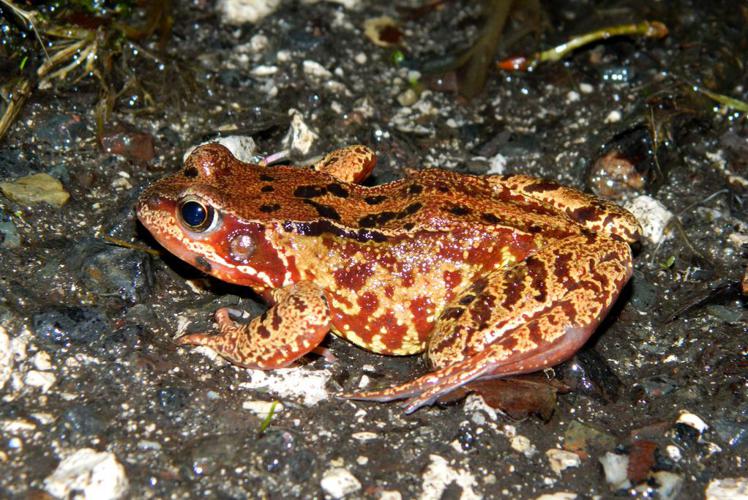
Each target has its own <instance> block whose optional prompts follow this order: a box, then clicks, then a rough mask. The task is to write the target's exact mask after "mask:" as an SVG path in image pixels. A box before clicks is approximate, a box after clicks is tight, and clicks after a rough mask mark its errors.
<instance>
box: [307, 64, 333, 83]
mask: <svg viewBox="0 0 748 500" xmlns="http://www.w3.org/2000/svg"><path fill="white" fill-rule="evenodd" d="M302 66H303V68H304V74H305V75H306V76H308V77H311V78H315V79H318V80H329V79H330V78H332V73H330V72H329V71H328V70H327V69H326V68H325V67H324V66H322V65H321V64H320V63H318V62H317V61H310V60H308V59H307V60H306V61H304V62H303V63H302Z"/></svg>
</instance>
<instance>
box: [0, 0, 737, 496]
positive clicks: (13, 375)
mask: <svg viewBox="0 0 748 500" xmlns="http://www.w3.org/2000/svg"><path fill="white" fill-rule="evenodd" d="M269 3H271V2H269ZM537 14H538V13H537V12H534V13H533V12H524V13H516V14H515V16H514V17H513V18H512V19H511V21H510V23H509V24H508V26H507V27H506V29H505V37H504V40H503V43H504V44H505V45H503V46H502V48H501V49H500V51H499V57H507V56H510V55H517V54H525V55H527V54H529V53H531V52H532V51H534V50H542V49H545V48H549V47H551V46H553V45H555V44H558V43H561V42H563V41H564V40H566V39H567V38H568V37H569V36H571V35H574V34H579V33H583V32H586V31H590V30H593V29H597V28H600V27H603V26H609V25H616V24H621V23H630V22H638V21H641V20H659V21H661V22H663V23H665V24H666V25H667V27H668V29H669V31H670V34H669V36H668V37H667V38H664V39H643V38H631V37H622V38H615V39H610V40H608V41H606V42H600V43H595V44H593V45H591V46H589V47H586V48H582V49H581V50H578V51H576V52H575V53H574V54H573V55H571V56H570V57H569V58H568V59H567V60H565V61H563V62H557V63H548V64H545V65H541V66H539V67H537V68H536V69H535V71H533V72H531V73H502V72H497V71H495V70H494V69H491V70H490V72H489V75H488V82H487V85H486V87H485V89H484V90H483V92H482V93H480V94H479V95H478V96H477V97H475V98H473V99H466V98H464V97H462V96H460V95H459V94H457V93H456V92H455V91H454V88H455V85H454V84H453V83H450V82H452V79H451V78H450V77H451V76H454V73H453V72H447V73H446V76H445V77H438V76H434V75H430V74H427V71H426V70H428V68H433V67H434V66H438V65H439V64H438V63H443V62H444V61H448V60H449V57H450V56H454V55H455V54H459V53H460V52H461V51H463V50H465V49H467V48H468V47H469V46H470V43H471V41H472V40H475V38H476V36H477V34H478V33H479V27H480V23H481V17H480V16H479V9H477V8H476V7H470V8H467V7H465V6H463V5H461V4H459V3H457V2H445V3H443V4H439V5H438V6H437V7H435V8H432V9H426V10H424V11H404V10H398V9H395V8H393V7H389V6H383V5H380V3H379V2H356V1H351V2H340V3H334V2H322V3H313V4H306V3H305V4H303V5H300V4H297V3H295V2H283V4H282V5H281V6H280V7H279V8H278V9H277V10H276V11H275V12H273V13H272V14H270V15H269V16H268V17H266V18H264V19H263V20H260V21H258V22H257V23H256V24H254V25H252V24H245V25H242V26H231V25H229V24H227V23H226V22H225V21H223V20H222V19H221V17H220V15H219V14H217V12H216V11H215V10H214V8H213V6H211V5H209V4H208V3H205V2H191V3H190V2H176V5H175V18H174V26H173V33H172V36H171V39H170V41H169V43H168V46H167V55H165V56H158V57H160V59H149V58H142V57H138V56H142V53H143V52H145V51H152V52H153V53H154V54H156V53H157V49H156V47H154V46H150V45H148V44H147V43H144V44H143V46H141V47H140V48H139V49H138V53H137V54H136V53H135V50H134V48H133V47H129V48H128V49H127V50H126V53H128V54H129V60H130V61H131V62H132V64H133V65H134V68H135V71H136V73H135V74H136V75H139V78H140V81H139V82H138V83H139V84H138V85H131V86H128V87H127V88H126V89H125V90H124V91H123V93H122V94H121V95H120V96H118V101H117V102H118V106H117V107H116V110H115V113H114V114H113V116H112V118H111V121H110V122H109V123H108V124H107V125H106V126H105V128H104V140H102V141H101V142H104V143H105V145H106V144H109V145H110V146H109V149H108V151H117V152H120V153H121V154H113V153H111V152H106V151H105V150H104V149H102V147H101V145H100V143H99V141H97V137H96V121H95V116H94V108H95V105H96V103H97V101H98V99H99V97H100V96H99V87H98V86H97V84H96V83H95V82H94V81H93V79H91V78H83V79H81V80H80V81H79V82H78V83H77V84H75V85H62V84H61V85H59V87H57V88H52V89H47V90H39V91H35V92H34V94H33V95H32V97H31V99H30V100H29V102H28V103H27V104H26V106H25V107H24V109H23V111H22V113H21V115H20V116H19V118H18V120H17V122H16V124H15V125H14V127H13V128H12V129H11V131H10V133H9V135H8V136H7V137H5V138H4V139H3V140H2V142H0V181H2V182H7V183H13V182H14V181H17V180H18V179H19V178H22V177H24V176H28V175H30V174H36V173H46V174H49V175H50V176H51V177H52V178H54V179H58V180H59V181H61V183H62V186H61V188H60V186H57V187H54V186H53V188H52V191H54V192H56V193H57V198H54V199H53V201H54V200H58V201H61V200H62V198H64V195H61V194H60V192H61V191H60V189H61V190H62V191H64V192H66V193H69V200H68V201H67V202H65V203H64V204H62V205H59V204H58V205H55V204H54V203H53V204H50V203H44V202H42V203H38V204H31V203H29V202H22V201H13V200H11V199H10V198H11V197H12V195H9V194H8V192H7V191H6V189H4V190H3V192H4V193H5V195H4V196H0V242H1V243H0V255H1V256H2V259H0V292H1V295H0V297H1V300H0V391H1V392H0V395H1V396H2V405H1V406H0V428H2V434H0V470H2V471H3V473H2V474H0V496H4V497H11V498H28V497H30V496H34V497H35V498H41V497H42V496H40V495H44V494H46V493H44V492H47V493H50V494H53V495H57V496H65V495H66V494H68V493H69V492H70V491H74V490H80V491H85V492H86V495H87V497H88V498H104V497H112V496H117V495H125V496H128V497H132V498H149V497H156V498H171V497H173V498H188V497H197V496H206V497H217V498H289V497H319V498H321V497H324V496H328V497H329V496H333V497H335V496H342V495H345V494H347V495H349V496H350V497H351V498H388V499H393V498H413V497H419V498H429V499H430V498H465V499H469V498H479V497H485V498H538V497H539V496H541V495H543V494H556V496H555V497H554V498H573V496H574V494H577V495H578V496H579V498H587V497H595V496H596V497H611V496H614V495H617V496H631V495H639V496H642V497H657V496H659V497H660V498H703V497H704V496H705V494H706V492H707V491H708V492H709V493H708V496H709V497H711V498H720V497H719V496H717V494H718V491H727V493H724V495H725V496H724V498H738V496H737V495H738V494H739V492H740V491H742V494H744V495H745V494H746V491H748V471H746V464H745V459H744V457H745V456H746V455H747V453H748V445H747V444H746V441H747V440H748V438H747V436H748V399H747V397H746V396H747V393H746V380H747V379H748V362H747V360H746V348H747V344H748V331H747V328H746V324H747V323H746V319H747V315H746V299H745V298H744V297H743V298H741V295H740V290H739V285H738V283H739V281H740V279H741V277H742V275H743V272H744V269H745V266H746V257H748V255H747V252H748V247H747V246H746V245H747V244H748V215H747V214H748V207H746V201H747V199H748V124H747V122H746V116H745V113H743V112H740V111H739V110H736V109H735V108H734V107H727V106H724V105H722V104H720V103H719V102H717V101H716V100H714V99H713V98H714V97H716V98H719V95H726V96H729V97H732V98H735V99H742V100H743V101H745V100H746V99H748V88H746V87H745V82H746V81H748V79H747V78H746V76H747V75H746V68H745V67H744V65H743V64H744V61H745V60H746V59H747V57H746V56H747V53H748V35H747V33H746V29H745V26H746V25H747V23H748V10H746V9H745V7H742V8H741V7H737V6H736V5H735V4H734V3H733V2H722V3H718V4H716V5H712V6H710V7H709V8H708V9H707V8H706V7H704V6H701V4H700V3H698V2H693V3H689V2H680V3H677V4H672V3H669V2H668V3H656V2H606V3H605V4H604V5H597V4H595V3H592V2H584V1H578V2H570V3H568V5H567V6H566V7H564V8H563V9H561V8H559V7H558V6H556V5H552V6H545V7H544V10H543V11H542V14H543V15H541V16H538V15H537ZM3 15H6V16H7V15H8V13H7V12H6V11H4V12H3ZM383 15H389V16H391V17H392V18H394V19H396V20H397V21H398V23H399V28H398V29H397V30H395V31H396V36H394V38H395V39H398V38H399V43H400V44H401V48H400V49H394V48H391V47H390V48H386V47H380V46H377V45H375V44H374V43H373V42H372V41H371V40H370V39H369V38H367V37H366V36H365V35H364V29H363V26H364V23H365V21H366V20H367V19H372V18H374V17H378V16H383ZM512 40H513V41H514V43H513V44H511V45H509V43H510V42H511V41H512ZM400 55H404V56H405V58H404V60H401V58H400V57H399V56H400ZM154 61H158V62H159V63H162V65H161V66H159V65H158V64H156V63H155V62H154ZM138 72H140V73H138ZM461 75H462V73H461ZM459 88H462V89H464V87H458V89H459ZM703 91H706V92H709V93H712V94H711V96H712V97H709V96H708V95H709V94H707V93H705V92H703ZM146 94H147V95H148V96H149V97H151V98H153V101H147V100H146V101H147V102H144V96H145V95H146ZM717 94H719V95H717ZM292 110H295V111H292ZM289 128H292V129H293V130H295V131H297V132H299V134H298V135H297V136H296V137H295V138H292V139H287V138H286V137H285V136H286V133H287V131H288V130H289ZM305 129H308V130H305ZM217 135H223V136H226V135H243V136H252V137H253V138H254V140H255V141H256V143H257V147H258V153H260V154H268V153H273V152H277V151H280V150H283V149H284V148H287V147H288V146H289V145H291V146H292V151H291V153H290V154H291V157H292V159H293V160H294V161H296V162H300V163H303V162H306V161H310V160H312V159H313V158H315V157H318V156H319V155H321V154H323V153H325V152H327V151H329V150H331V149H333V148H335V147H338V146H341V145H346V144H352V143H362V144H367V145H370V146H371V147H372V148H374V149H376V150H377V152H378V153H379V155H380V162H379V165H378V166H377V170H376V171H375V175H374V179H373V180H372V181H371V182H372V183H381V182H387V181H389V180H392V179H395V178H398V177H400V176H402V175H403V169H404V168H405V167H422V166H440V167H445V168H450V169H455V170H457V171H460V172H470V173H478V174H482V173H487V172H491V173H499V172H504V173H514V172H521V173H527V174H530V175H536V176H542V177H546V178H549V179H554V180H557V181H560V182H563V183H565V184H568V185H571V186H576V187H579V188H582V189H585V190H592V191H594V192H597V193H600V194H603V195H605V196H609V197H612V198H614V199H616V200H617V201H619V202H620V203H622V204H625V205H626V206H628V207H631V208H632V210H635V211H636V213H637V215H638V216H640V217H641V219H642V222H644V223H646V225H647V238H645V239H643V240H642V242H641V243H640V244H639V245H638V246H637V247H636V249H635V250H636V254H635V255H636V256H635V268H636V271H635V275H634V278H633V279H632V281H631V283H630V284H629V285H628V286H627V288H626V289H625V290H624V292H623V294H622V296H621V298H620V300H619V302H618V304H617V306H616V307H615V309H614V310H613V312H612V313H611V314H610V315H609V317H608V318H607V320H606V321H605V322H604V324H603V326H602V327H601V328H600V329H599V330H598V332H597V333H596V334H595V336H594V337H593V338H592V339H591V341H590V342H589V343H588V345H587V346H586V347H585V349H584V350H583V351H582V352H581V353H580V354H579V355H578V356H576V357H575V358H574V359H573V360H571V361H570V362H569V363H566V364H565V365H564V366H562V367H559V368H558V369H557V370H555V371H554V372H552V373H551V372H549V373H547V374H546V376H547V377H551V376H555V377H557V378H558V379H559V380H560V381H562V382H563V383H564V384H565V385H566V386H568V387H569V388H570V389H571V391H570V392H568V393H565V394H559V395H558V399H557V401H556V402H555V404H554V405H553V406H552V409H553V411H552V415H548V412H545V416H546V418H547V419H544V418H540V417H539V416H537V415H526V416H524V417H521V418H517V417H518V415H523V411H524V413H527V412H530V413H532V408H530V409H528V408H526V407H523V405H522V403H521V402H520V404H519V405H515V406H519V408H520V409H519V412H516V411H515V412H511V411H508V412H504V411H497V410H496V409H494V408H492V407H491V406H489V405H487V404H486V403H485V402H484V400H483V399H481V398H480V397H478V396H475V395H472V396H469V397H468V399H466V400H462V401H458V402H453V403H450V404H445V405H436V406H433V407H428V408H424V409H421V410H419V411H417V412H416V413H414V414H412V415H407V416H406V415H404V414H403V413H402V409H401V406H399V405H398V404H397V403H391V404H376V403H363V402H351V401H343V400H340V399H336V398H335V397H334V395H335V394H336V393H339V392H341V391H342V390H344V389H346V390H351V389H355V388H357V387H363V386H367V384H368V387H384V386H387V385H390V384H393V383H397V382H402V381H405V380H409V379H410V378H412V377H414V376H415V375H417V374H421V373H424V372H425V370H426V365H425V363H424V361H423V360H422V359H420V358H417V357H412V358H388V357H383V356H377V355H374V354H371V353H368V352H366V351H364V350H361V349H358V348H356V347H354V346H352V345H350V344H348V343H346V342H345V341H342V340H340V339H337V338H328V339H327V340H326V341H325V346H326V347H327V348H328V349H329V350H330V351H331V352H332V353H333V354H334V355H335V356H336V357H337V360H336V361H334V362H328V361H326V360H325V359H324V358H322V357H317V356H311V355H310V356H308V357H307V358H305V359H304V360H303V362H302V363H300V366H297V367H294V368H291V369H288V370H281V371H277V372H269V373H263V372H255V371H248V370H244V369H239V368H235V367H233V366H230V365H228V364H226V363H225V362H223V361H221V360H220V359H217V358H216V357H215V356H212V355H211V353H209V352H207V351H204V350H200V349H189V348H182V347H177V346H176V344H175V343H174V341H173V338H174V337H175V335H176V334H177V332H182V331H184V330H185V329H187V330H200V328H207V327H209V326H210V321H209V318H210V313H211V312H212V311H213V310H214V309H216V308H217V307H219V306H221V305H232V306H238V307H240V308H243V309H246V310H248V311H250V313H251V314H258V313H259V312H261V311H262V309H263V307H264V306H263V305H262V303H261V301H259V300H257V298H256V297H255V296H253V295H252V294H251V292H249V291H246V290H242V289H241V288H237V287H230V286H227V285H225V284H222V283H219V282H216V281H214V280H211V279H207V278H205V277H204V276H203V275H201V274H200V273H199V272H198V271H197V270H195V269H193V268H190V267H189V266H187V265H185V264H182V263H180V262H179V261H178V260H177V259H176V258H175V257H173V256H170V255H167V254H161V255H158V256H154V255H151V254H149V253H146V252H144V251H142V250H141V249H140V248H157V245H156V244H155V242H154V241H153V240H152V239H151V238H150V237H149V236H148V234H147V233H146V232H145V231H144V230H143V228H142V227H139V225H138V224H137V223H136V221H135V219H134V214H133V206H134V201H135V199H136V198H137V195H138V193H139V192H140V191H141V190H142V189H143V188H144V187H145V186H147V185H148V184H150V183H151V182H153V181H154V180H156V179H158V178H159V177H161V176H163V175H165V174H166V173H169V172H173V171H175V170H177V169H178V168H179V166H180V162H181V157H182V154H183V153H184V152H185V150H186V149H187V148H188V147H190V146H193V145H195V144H198V143H199V142H201V141H203V140H206V139H210V138H212V137H215V136H217ZM107 141H109V142H107ZM112 144H113V145H114V146H112ZM117 148H120V149H117ZM45 179H46V178H45ZM668 218H671V220H670V222H669V224H666V221H667V220H668ZM105 236H110V237H114V238H117V239H119V240H124V241H127V242H133V243H136V244H137V245H139V246H140V248H135V249H131V248H124V247H121V246H116V245H112V244H110V243H108V242H107V241H105V240H104V237H105ZM520 400H521V401H526V399H522V397H520ZM273 401H277V402H278V403H279V404H278V405H276V406H275V407H274V409H273V410H272V415H271V417H266V416H267V415H268V411H269V408H270V406H271V403H272V402H273ZM525 406H527V405H525ZM505 409H506V408H505ZM540 413H543V412H540ZM71 457H72V458H71ZM71 461H77V462H76V463H77V466H76V465H75V464H73V465H72V466H71V463H72V462H71ZM61 463H62V465H60V464H61ZM76 467H77V468H76ZM86 473H90V474H89V476H88V479H87V480H86V479H85V478H84V479H81V475H82V476H84V477H85V476H86ZM98 478H103V479H101V481H102V484H98V486H97V482H96V481H97V479H98ZM732 479H735V481H732ZM76 481H78V482H76ZM97 488H99V489H97ZM720 488H722V490H720ZM730 488H732V489H730ZM563 493H566V494H567V496H563Z"/></svg>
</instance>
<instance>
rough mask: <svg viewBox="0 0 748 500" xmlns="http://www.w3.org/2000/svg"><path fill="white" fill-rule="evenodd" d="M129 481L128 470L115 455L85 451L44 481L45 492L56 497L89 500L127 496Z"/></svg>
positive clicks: (70, 459)
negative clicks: (126, 471) (73, 496)
mask: <svg viewBox="0 0 748 500" xmlns="http://www.w3.org/2000/svg"><path fill="white" fill-rule="evenodd" d="M128 488H129V482H128V480H127V475H126V473H125V468H124V467H123V466H122V464H120V463H119V462H118V461H117V457H116V456H115V455H114V454H113V453H108V452H97V451H96V450H93V449H90V448H83V449H80V450H78V451H76V452H75V453H73V454H72V455H70V456H68V457H67V458H65V459H64V460H62V462H60V464H59V465H58V466H57V469H55V471H54V472H53V473H52V475H50V476H49V477H47V479H45V480H44V489H45V490H47V491H48V492H49V493H50V494H51V495H52V496H55V497H59V498H69V497H71V496H72V495H73V492H75V498H83V499H87V500H94V499H96V500H100V499H101V500H106V499H112V500H113V499H117V498H121V497H123V496H124V495H125V494H126V493H127V489H128Z"/></svg>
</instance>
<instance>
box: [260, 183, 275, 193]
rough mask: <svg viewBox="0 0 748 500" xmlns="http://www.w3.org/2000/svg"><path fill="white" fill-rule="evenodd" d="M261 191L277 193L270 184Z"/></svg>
mask: <svg viewBox="0 0 748 500" xmlns="http://www.w3.org/2000/svg"><path fill="white" fill-rule="evenodd" d="M260 191H262V192H263V193H272V192H273V191H275V188H274V187H273V186H271V185H270V184H268V185H267V186H262V187H261V188H260Z"/></svg>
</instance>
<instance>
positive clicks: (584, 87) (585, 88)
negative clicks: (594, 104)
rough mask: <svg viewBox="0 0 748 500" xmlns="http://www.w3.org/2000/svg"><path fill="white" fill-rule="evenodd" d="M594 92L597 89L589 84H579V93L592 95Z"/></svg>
mask: <svg viewBox="0 0 748 500" xmlns="http://www.w3.org/2000/svg"><path fill="white" fill-rule="evenodd" d="M593 90H595V87H593V86H592V85H590V84H589V83H586V82H582V83H580V84H579V91H580V92H581V93H583V94H591V93H592V91H593Z"/></svg>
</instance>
